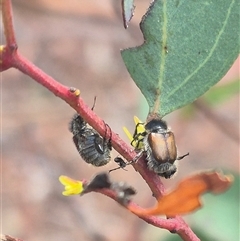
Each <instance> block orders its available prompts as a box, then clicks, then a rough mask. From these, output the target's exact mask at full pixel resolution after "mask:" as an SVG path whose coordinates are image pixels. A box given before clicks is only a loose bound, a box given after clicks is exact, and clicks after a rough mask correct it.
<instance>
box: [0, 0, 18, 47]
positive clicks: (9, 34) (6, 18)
mask: <svg viewBox="0 0 240 241" xmlns="http://www.w3.org/2000/svg"><path fill="white" fill-rule="evenodd" d="M1 5H2V19H3V27H4V34H5V37H6V44H7V45H8V46H14V45H16V38H15V32H14V28H13V14H12V2H11V1H10V0H2V2H1Z"/></svg>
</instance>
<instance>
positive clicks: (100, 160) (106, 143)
mask: <svg viewBox="0 0 240 241" xmlns="http://www.w3.org/2000/svg"><path fill="white" fill-rule="evenodd" d="M107 127H108V128H109V126H108V125H107V124H106V133H105V136H104V137H101V136H100V135H99V133H98V132H97V131H96V130H94V129H93V128H92V127H90V126H89V125H88V124H87V123H86V122H85V121H84V120H83V118H82V117H81V116H80V115H79V114H78V113H77V114H75V115H74V116H73V118H72V121H71V122H70V124H69V130H70V131H71V132H72V133H73V142H74V144H75V146H76V148H77V150H78V152H79V154H80V155H81V157H82V158H83V160H84V161H85V162H87V163H89V164H92V165H94V166H103V165H106V164H107V163H108V162H109V161H110V159H111V157H110V152H111V150H112V145H111V134H110V138H109V139H106V135H107ZM109 130H110V131H111V129H110V128H109Z"/></svg>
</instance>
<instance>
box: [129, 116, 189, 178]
mask: <svg viewBox="0 0 240 241" xmlns="http://www.w3.org/2000/svg"><path fill="white" fill-rule="evenodd" d="M138 125H144V124H143V123H138V124H137V126H136V129H135V132H134V135H133V141H135V142H136V148H137V149H138V147H139V146H142V144H143V150H142V152H145V153H146V159H147V161H148V162H147V164H148V168H149V169H150V170H152V171H154V172H155V173H157V174H158V175H159V176H162V177H165V178H170V177H171V176H172V175H173V174H174V173H175V172H176V171H177V167H176V166H175V164H174V162H175V161H176V160H181V159H183V158H184V157H185V156H187V155H189V153H187V154H185V155H183V156H180V157H177V147H176V144H175V138H174V134H173V132H172V131H171V130H170V129H169V128H168V126H167V123H166V122H165V121H163V120H162V119H152V120H150V121H149V122H148V123H147V124H146V125H145V131H144V132H140V133H137V130H138ZM140 154H141V153H140ZM138 156H140V155H139V154H138Z"/></svg>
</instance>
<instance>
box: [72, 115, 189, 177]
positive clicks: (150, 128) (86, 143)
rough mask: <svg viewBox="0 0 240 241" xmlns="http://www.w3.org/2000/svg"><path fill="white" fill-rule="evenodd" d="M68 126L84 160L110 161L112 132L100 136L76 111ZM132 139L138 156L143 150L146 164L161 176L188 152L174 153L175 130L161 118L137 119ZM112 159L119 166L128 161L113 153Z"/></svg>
mask: <svg viewBox="0 0 240 241" xmlns="http://www.w3.org/2000/svg"><path fill="white" fill-rule="evenodd" d="M138 125H143V126H144V131H143V132H138ZM109 129H110V128H109ZM69 130H70V131H71V132H72V134H73V142H74V144H75V146H76V148H77V150H78V152H79V154H80V155H81V157H82V158H83V160H84V161H85V162H87V163H89V164H92V165H94V166H103V165H105V164H107V163H108V162H109V161H110V159H111V157H110V152H111V149H112V145H111V135H110V138H109V139H106V134H105V137H101V136H100V134H99V133H98V132H97V131H96V130H94V129H93V128H92V127H90V126H89V125H88V124H87V123H86V122H85V121H84V120H83V118H82V117H81V116H80V115H79V114H78V113H77V114H75V115H74V116H73V118H72V121H71V122H70V124H69ZM106 130H107V125H106ZM133 142H135V143H136V147H135V149H136V151H137V152H138V154H137V157H141V155H142V154H145V155H146V160H147V165H148V168H149V169H150V170H152V171H154V172H155V173H156V174H158V175H159V176H162V177H164V178H170V177H171V176H172V175H173V174H174V173H175V172H176V171H177V168H176V165H175V164H174V162H175V161H176V160H181V159H183V158H184V157H185V156H187V155H189V153H187V154H185V155H183V156H180V157H177V147H176V144H175V138H174V134H173V132H172V131H170V129H169V128H168V126H167V123H166V122H165V121H163V120H162V119H160V118H159V119H157V118H155V119H152V120H150V121H149V122H147V123H146V124H144V123H138V124H137V125H136V128H135V132H134V134H133V141H132V142H131V144H132V143H133ZM114 160H115V162H117V163H118V164H119V166H120V167H121V168H124V167H125V166H126V165H127V164H126V163H125V161H124V160H123V159H122V158H120V157H116V158H115V159H114ZM137 160H138V158H135V159H134V161H137ZM116 169H117V168H116ZM113 170H115V169H113Z"/></svg>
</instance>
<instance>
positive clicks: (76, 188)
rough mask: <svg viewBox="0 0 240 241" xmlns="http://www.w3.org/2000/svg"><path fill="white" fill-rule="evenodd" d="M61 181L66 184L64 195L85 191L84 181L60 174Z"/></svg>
mask: <svg viewBox="0 0 240 241" xmlns="http://www.w3.org/2000/svg"><path fill="white" fill-rule="evenodd" d="M59 181H60V182H61V183H62V184H63V185H64V186H65V191H63V192H62V195H64V196H70V195H78V194H80V193H82V191H83V183H82V182H81V181H77V180H74V179H72V178H70V177H67V176H60V177H59Z"/></svg>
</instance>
